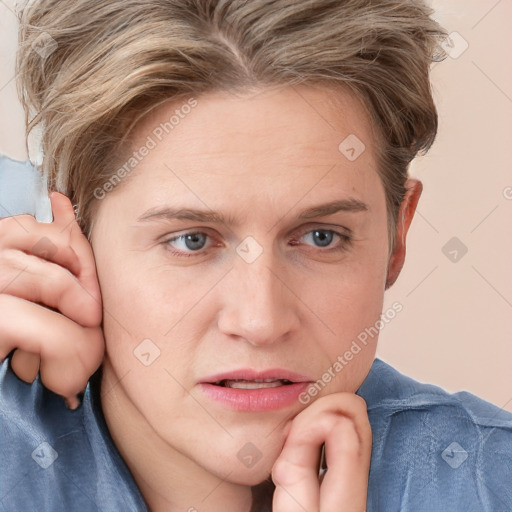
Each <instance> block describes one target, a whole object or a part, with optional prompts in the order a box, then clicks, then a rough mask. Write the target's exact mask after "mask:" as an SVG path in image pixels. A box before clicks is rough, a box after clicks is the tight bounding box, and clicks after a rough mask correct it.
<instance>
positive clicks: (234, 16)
mask: <svg viewBox="0 0 512 512" xmlns="http://www.w3.org/2000/svg"><path fill="white" fill-rule="evenodd" d="M431 15H432V10H431V9H430V8H429V7H427V6H426V5H425V4H424V3H423V2H422V1H420V0H373V1H369V0H145V1H143V2H142V1H139V0H72V1H69V2H63V1H60V0H35V1H33V2H31V3H29V4H28V6H26V7H24V8H23V9H22V10H21V11H20V16H19V17H20V30H19V50H18V55H17V74H18V88H19V94H20V97H21V100H22V103H23V105H24V108H25V112H26V116H27V133H29V132H30V130H31V129H32V128H33V127H34V126H36V125H38V124H39V123H41V126H42V128H43V134H42V151H43V155H44V158H43V163H42V171H43V172H44V173H45V174H47V176H48V177H49V188H50V189H56V190H59V191H60V192H63V193H65V194H66V195H68V196H69V197H70V199H71V201H72V202H73V203H76V204H77V205H78V212H77V213H78V216H79V223H80V226H81V228H82V230H83V231H84V233H86V234H87V235H88V236H90V229H91V221H92V219H93V216H94V205H95V204H96V202H97V199H95V197H94V194H93V191H94V190H95V189H97V187H101V186H102V185H103V184H104V183H105V182H106V181H108V180H109V179H111V177H112V175H113V174H114V173H115V172H116V170H118V166H119V164H120V161H121V160H120V155H121V153H122V141H123V140H124V139H125V138H126V134H127V132H129V131H130V129H131V128H132V127H133V126H134V125H135V123H136V121H137V120H138V119H140V118H141V117H142V116H143V115H145V114H146V113H147V112H149V111H150V110H151V109H152V108H154V107H155V106H156V105H158V104H160V103H162V101H165V100H170V99H173V98H174V99H176V100H179V99H181V98H183V99H184V100H185V101H186V98H188V97H190V96H194V97H198V96H200V95H201V94H203V93H207V92H214V91H217V90H228V91H237V90H238V91H244V90H247V89H252V88H255V87H260V86H263V87H264V86H280V85H283V86H285V85H298V84H310V85H315V84H323V85H330V86H333V87H334V88H336V87H337V86H342V87H349V88H350V90H351V91H353V92H354V93H355V94H356V95H357V97H358V98H359V99H360V100H361V101H362V103H363V105H364V106H365V108H366V109H367V112H368V114H369V116H370V120H371V122H372V125H373V126H374V131H375V132H376V134H377V136H376V137H377V142H378V144H377V148H378V158H379V162H378V163H379V172H380V175H381V179H382V182H383V185H384V189H385V191H386V201H387V212H388V226H389V234H390V250H391V249H392V247H393V245H394V235H395V229H396V221H397V216H398V210H399V206H400V203H401V201H402V199H403V196H404V193H405V181H406V179H407V172H408V167H409V163H410V161H411V160H412V159H413V158H414V157H415V156H416V155H417V154H418V152H426V151H427V150H428V149H429V148H430V146H431V145H432V143H433V141H434V138H435V135H436V131H437V112H436V108H435V105H434V102H433V99H432V94H431V86H430V80H429V70H430V63H431V62H432V61H433V60H440V59H441V58H443V57H444V53H443V51H442V49H441V46H440V40H441V39H442V38H443V37H445V36H446V33H445V32H444V30H443V29H442V28H441V27H440V26H439V25H438V24H437V22H435V21H434V20H433V19H432V18H431ZM35 50H38V51H35ZM340 142H341V141H340Z"/></svg>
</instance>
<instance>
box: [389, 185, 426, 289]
mask: <svg viewBox="0 0 512 512" xmlns="http://www.w3.org/2000/svg"><path fill="white" fill-rule="evenodd" d="M405 186H406V189H407V192H406V193H405V196H404V198H403V200H402V203H401V204H400V210H399V212H398V219H397V225H396V237H395V247H394V249H393V253H392V254H391V256H390V258H389V262H388V275H387V278H386V287H385V289H386V290H387V289H388V288H390V287H391V286H392V285H393V284H394V283H395V281H396V280H397V279H398V276H399V275H400V272H401V270H402V267H403V265H404V261H405V249H406V236H407V231H408V230H409V226H410V225H411V222H412V219H413V217H414V213H415V211H416V206H417V205H418V201H419V199H420V196H421V192H422V191H423V184H422V183H421V181H419V180H417V179H413V178H409V179H408V180H407V181H406V183H405Z"/></svg>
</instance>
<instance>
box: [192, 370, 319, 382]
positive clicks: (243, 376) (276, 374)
mask: <svg viewBox="0 0 512 512" xmlns="http://www.w3.org/2000/svg"><path fill="white" fill-rule="evenodd" d="M237 379H238V380H256V379H275V380H289V381H291V382H311V379H310V378H309V377H307V376H305V375H301V374H300V373H296V372H292V371H290V370H285V369H283V368H270V369H268V370H262V371H258V370H253V369H252V368H241V369H240V370H233V371H230V372H224V373H217V374H216V375H210V376H209V377H205V378H204V379H201V381H200V382H204V383H212V382H219V381H221V380H237Z"/></svg>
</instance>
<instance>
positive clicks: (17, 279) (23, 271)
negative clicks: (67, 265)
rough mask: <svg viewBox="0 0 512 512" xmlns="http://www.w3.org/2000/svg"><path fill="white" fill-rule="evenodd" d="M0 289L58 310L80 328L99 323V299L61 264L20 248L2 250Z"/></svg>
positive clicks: (5, 292)
mask: <svg viewBox="0 0 512 512" xmlns="http://www.w3.org/2000/svg"><path fill="white" fill-rule="evenodd" d="M0 261H1V262H2V274H1V275H0V290H2V293H4V294H9V295H12V296H15V297H19V298H21V299H25V300H29V301H31V302H36V303H41V304H44V305H46V306H48V307H51V308H55V309H58V310H59V311H60V312H61V313H62V314H63V315H66V316H67V317H68V318H70V319H71V320H73V321H75V322H77V323H79V324H80V325H82V326H84V327H96V326H98V325H99V324H100V322H101V301H98V299H97V298H96V297H94V296H92V295H91V293H90V292H89V291H88V290H86V289H85V288H84V286H83V285H82V283H80V281H79V280H78V278H77V277H75V276H73V275H72V274H71V272H69V271H68V270H66V269H64V268H63V267H61V266H59V265H56V264H54V263H51V262H49V261H43V260H40V259H39V258H36V257H35V256H32V255H28V254H25V253H23V252H20V251H7V252H4V253H3V255H2V257H1V260H0Z"/></svg>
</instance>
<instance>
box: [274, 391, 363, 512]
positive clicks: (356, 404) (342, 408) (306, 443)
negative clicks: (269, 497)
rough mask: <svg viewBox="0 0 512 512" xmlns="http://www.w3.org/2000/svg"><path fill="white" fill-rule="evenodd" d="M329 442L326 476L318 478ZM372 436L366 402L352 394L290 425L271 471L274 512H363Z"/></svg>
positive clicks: (320, 404)
mask: <svg viewBox="0 0 512 512" xmlns="http://www.w3.org/2000/svg"><path fill="white" fill-rule="evenodd" d="M324 442H325V457H326V463H327V467H328V469H327V471H326V472H325V474H324V476H323V478H322V479H321V480H319V478H318V463H319V458H320V449H321V446H322V443H324ZM371 449H372V432H371V427H370V423H369V420H368V415H367V412H366V403H365V401H364V400H363V399H362V398H361V397H359V396H357V395H355V394H354V393H346V392H343V393H342V392H340V393H333V394H330V395H326V396H323V397H321V398H319V399H317V400H315V401H314V402H313V403H312V404H311V405H309V406H308V407H307V408H306V409H304V410H303V411H301V412H300V413H299V414H298V415H297V416H296V417H295V418H294V419H293V421H292V422H291V426H290V430H289V432H288V436H287V438H286V441H285V444H284V447H283V450H282V452H281V455H280V456H279V458H278V459H277V460H276V462H275V464H274V466H273V468H272V480H273V481H274V483H275V485H276V490H275V491H274V497H273V502H272V510H273V512H297V511H298V510H307V511H308V512H333V511H335V510H336V511H340V512H364V511H365V510H366V496H367V488H368V472H369V468H370V456H371Z"/></svg>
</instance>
